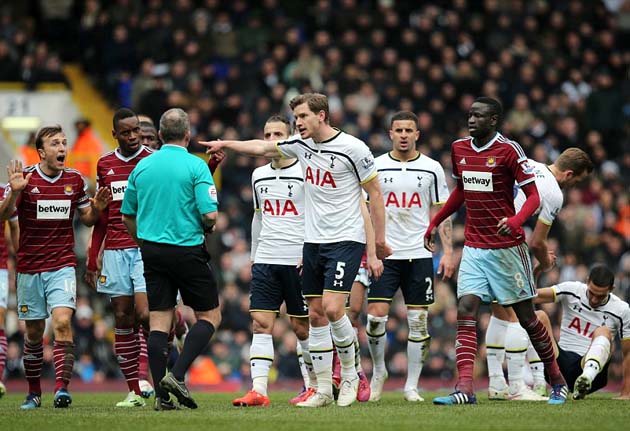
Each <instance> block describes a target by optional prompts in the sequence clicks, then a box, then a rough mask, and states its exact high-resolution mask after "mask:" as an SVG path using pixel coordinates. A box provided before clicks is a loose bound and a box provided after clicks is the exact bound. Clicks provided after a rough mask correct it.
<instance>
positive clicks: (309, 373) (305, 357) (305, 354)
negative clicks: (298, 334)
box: [297, 338, 317, 389]
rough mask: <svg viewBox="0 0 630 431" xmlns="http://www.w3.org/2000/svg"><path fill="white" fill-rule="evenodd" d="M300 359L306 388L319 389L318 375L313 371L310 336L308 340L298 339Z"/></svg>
mask: <svg viewBox="0 0 630 431" xmlns="http://www.w3.org/2000/svg"><path fill="white" fill-rule="evenodd" d="M297 353H298V361H299V362H300V371H301V372H302V378H303V379H304V387H305V388H314V389H317V376H316V375H315V371H313V361H312V360H311V353H310V352H309V350H308V338H307V339H306V340H300V339H299V338H298V340H297Z"/></svg>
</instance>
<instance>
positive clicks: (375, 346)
mask: <svg viewBox="0 0 630 431" xmlns="http://www.w3.org/2000/svg"><path fill="white" fill-rule="evenodd" d="M386 325H387V316H383V317H376V316H372V315H371V314H368V324H367V328H366V332H367V336H368V347H369V348H370V356H371V357H372V364H373V367H374V370H373V374H374V375H377V376H384V375H385V373H386V371H387V370H386V369H385V344H386V341H387V337H386V336H385V334H386V332H385V326H386Z"/></svg>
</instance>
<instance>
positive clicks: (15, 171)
mask: <svg viewBox="0 0 630 431" xmlns="http://www.w3.org/2000/svg"><path fill="white" fill-rule="evenodd" d="M7 174H8V175H9V185H10V186H11V191H13V192H16V193H19V192H21V191H23V190H24V189H25V188H26V186H27V185H28V182H29V180H30V179H31V176H33V174H32V173H29V174H27V175H26V176H24V173H23V169H22V162H21V161H19V160H11V162H10V163H9V166H7Z"/></svg>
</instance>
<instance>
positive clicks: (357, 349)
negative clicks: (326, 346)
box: [352, 326, 363, 374]
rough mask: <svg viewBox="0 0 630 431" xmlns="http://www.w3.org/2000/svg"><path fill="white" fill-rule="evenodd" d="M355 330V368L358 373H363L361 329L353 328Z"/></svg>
mask: <svg viewBox="0 0 630 431" xmlns="http://www.w3.org/2000/svg"><path fill="white" fill-rule="evenodd" d="M352 329H353V330H354V368H355V369H356V371H357V374H358V373H362V372H363V368H362V367H361V345H360V344H359V328H357V327H355V326H353V327H352Z"/></svg>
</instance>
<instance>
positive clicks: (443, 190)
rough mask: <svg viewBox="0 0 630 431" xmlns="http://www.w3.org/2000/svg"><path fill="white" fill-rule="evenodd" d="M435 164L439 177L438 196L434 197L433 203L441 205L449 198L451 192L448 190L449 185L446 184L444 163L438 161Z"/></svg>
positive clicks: (436, 173)
mask: <svg viewBox="0 0 630 431" xmlns="http://www.w3.org/2000/svg"><path fill="white" fill-rule="evenodd" d="M435 166H436V167H435V175H436V177H437V187H436V189H435V190H436V191H437V196H435V197H434V198H433V199H434V201H433V204H435V205H441V204H443V203H445V202H446V201H447V200H448V196H449V194H450V193H449V191H448V185H447V184H446V175H444V169H443V168H442V165H440V164H439V163H436V164H435Z"/></svg>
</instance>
